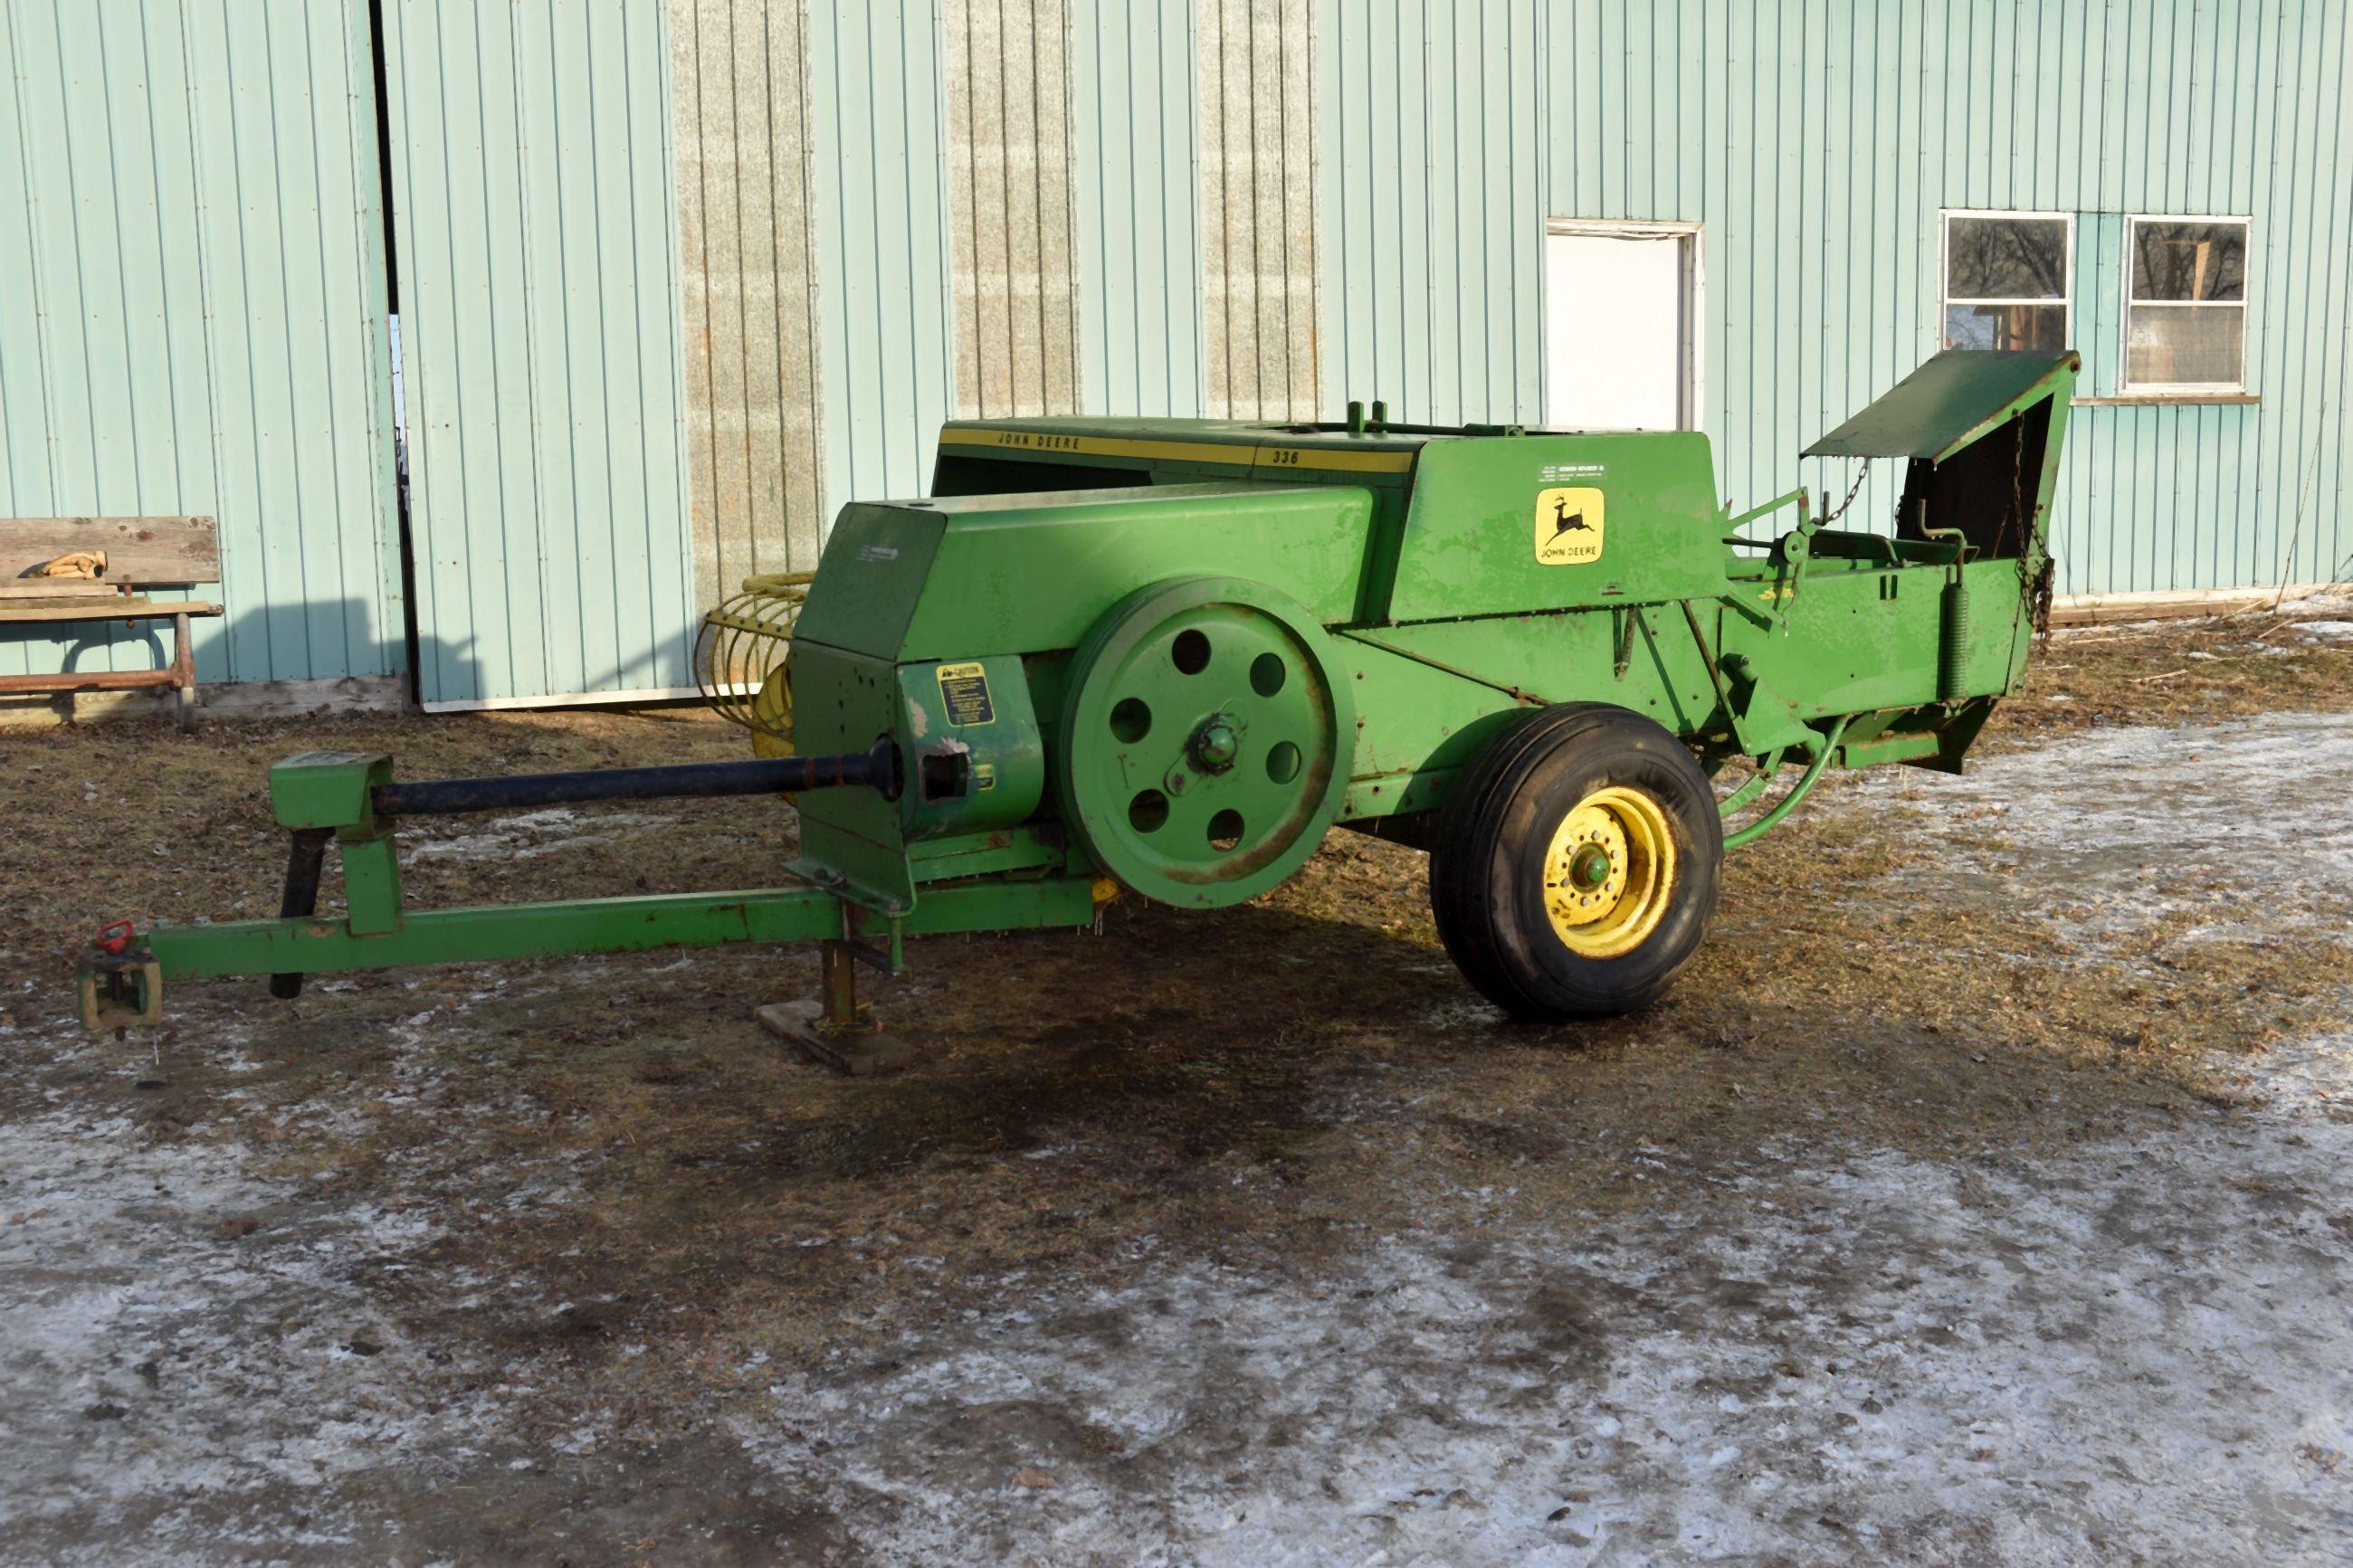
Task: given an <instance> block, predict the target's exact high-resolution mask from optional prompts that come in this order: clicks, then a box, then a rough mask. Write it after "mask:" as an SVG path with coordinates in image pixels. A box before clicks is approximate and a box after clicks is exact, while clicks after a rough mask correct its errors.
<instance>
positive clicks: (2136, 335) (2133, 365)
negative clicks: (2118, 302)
mask: <svg viewBox="0 0 2353 1568" xmlns="http://www.w3.org/2000/svg"><path fill="white" fill-rule="evenodd" d="M2246 331H2247V312H2246V311H2245V310H2242V309H2241V308H2240V307H2238V306H2236V305H2155V306H2150V305H2136V306H2134V307H2133V313H2132V326H2131V330H2130V331H2128V332H2127V333H2126V338H2125V380H2126V382H2127V383H2129V384H2132V385H2135V386H2218V385H2219V386H2236V385H2238V384H2239V382H2240V378H2241V376H2242V369H2241V357H2240V356H2241V353H2242V347H2243V345H2244V343H2245V341H2246Z"/></svg>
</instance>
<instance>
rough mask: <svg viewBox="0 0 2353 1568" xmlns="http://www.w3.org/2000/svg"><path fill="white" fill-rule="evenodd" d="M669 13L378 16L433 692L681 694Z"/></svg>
mask: <svg viewBox="0 0 2353 1568" xmlns="http://www.w3.org/2000/svg"><path fill="white" fill-rule="evenodd" d="M668 13H669V7H668V6H667V5H630V6H617V5H579V4H564V3H562V0H512V4H506V5H490V6H481V7H477V6H476V5H473V4H472V3H471V0H392V3H389V4H387V5H385V13H384V14H385V55H386V62H385V63H386V79H387V89H388V101H389V115H390V121H391V123H390V127H389V129H390V132H391V142H392V150H393V155H392V162H393V181H394V192H393V205H394V213H395V217H396V223H395V226H394V232H395V236H396V242H397V244H398V246H399V250H400V257H399V260H400V289H401V327H402V345H403V352H404V356H405V366H406V395H407V413H408V435H409V465H410V468H409V473H410V488H409V504H410V526H411V534H412V538H413V540H414V542H415V551H414V553H415V558H416V568H417V619H418V625H419V627H420V634H421V646H420V648H419V653H418V663H419V667H420V668H419V670H418V678H419V685H420V690H421V694H422V696H423V698H424V700H425V701H426V702H427V705H428V706H465V705H472V704H479V703H484V702H491V703H506V702H531V701H539V700H550V699H558V700H560V699H563V698H566V697H573V696H580V695H586V694H592V693H594V694H618V693H625V692H652V691H673V690H678V689H683V688H689V687H691V672H690V670H689V668H688V653H689V649H690V647H691V636H692V628H693V625H694V621H695V611H696V606H695V605H693V602H692V588H691V582H692V575H693V574H692V572H691V569H690V561H691V556H692V553H693V548H692V531H691V522H690V518H691V499H690V495H689V487H688V482H687V462H686V458H687V453H686V425H687V419H686V409H687V405H686V394H685V386H684V368H683V353H682V347H681V321H680V298H681V289H680V277H679V271H680V260H679V244H678V229H677V220H676V216H675V214H676V207H675V205H674V204H675V201H676V193H675V189H674V184H673V178H672V148H671V139H670V125H671V104H670V92H669V89H670V47H669V35H668V26H669V15H668Z"/></svg>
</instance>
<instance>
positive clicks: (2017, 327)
mask: <svg viewBox="0 0 2353 1568" xmlns="http://www.w3.org/2000/svg"><path fill="white" fill-rule="evenodd" d="M1945 346H1946V347H1947V348H1948V349H2063V348H2065V347H2066V346H2067V309H2066V307H2065V306H2063V305H1947V306H1946V307H1945Z"/></svg>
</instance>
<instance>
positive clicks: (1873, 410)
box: [1802, 350, 2075, 461]
mask: <svg viewBox="0 0 2353 1568" xmlns="http://www.w3.org/2000/svg"><path fill="white" fill-rule="evenodd" d="M2074 366H2075V355H2074V353H2073V350H2061V351H2058V352H2055V353H1986V352H1983V351H1975V352H1965V351H1960V350H1948V351H1947V352H1946V353H1940V354H1937V355H1936V357H1934V358H1933V359H1931V360H1929V361H1928V362H1927V363H1925V364H1923V365H1922V366H1921V367H1920V368H1919V369H1918V370H1915V371H1914V372H1913V373H1912V374H1910V375H1907V376H1905V378H1904V379H1903V380H1902V381H1899V382H1897V383H1896V384H1894V386H1892V387H1890V388H1889V389H1888V390H1887V391H1886V392H1885V393H1884V394H1883V395H1880V396H1879V397H1877V398H1874V399H1873V401H1872V402H1871V403H1870V404H1869V405H1867V406H1865V407H1864V408H1863V409H1862V411H1861V412H1859V413H1857V414H1856V415H1855V416H1854V417H1853V418H1852V419H1849V420H1848V421H1847V422H1846V423H1845V424H1843V425H1841V426H1839V427H1838V428H1837V429H1835V430H1833V431H1831V433H1830V434H1829V435H1827V436H1824V437H1822V438H1821V439H1820V440H1819V441H1816V442H1815V443H1814V444H1813V445H1812V446H1810V447H1807V448H1806V449H1805V451H1804V453H1803V454H1802V455H1803V456H1805V457H1809V458H1934V459H1936V460H1939V461H1941V460H1942V459H1944V458H1946V457H1947V456H1948V455H1950V454H1951V452H1952V451H1953V449H1954V448H1955V447H1963V446H1966V445H1968V443H1969V442H1970V441H1971V440H1973V439H1974V438H1975V437H1978V436H1979V435H1981V434H1983V432H1984V429H1985V427H1986V426H1988V425H1989V424H1991V423H1993V422H1995V421H1996V420H1998V419H2000V417H2001V416H2003V415H2005V414H2006V413H2008V412H2009V411H2010V409H2011V408H2013V407H2014V406H2016V405H2018V404H2020V403H2021V402H2024V401H2029V400H2034V401H2040V400H2041V399H2038V398H2036V397H2035V394H2036V393H2037V391H2038V390H2039V391H2040V392H2041V395H2042V398H2048V397H2049V396H2050V395H2051V386H2050V384H2051V383H2053V382H2056V381H2059V380H2061V379H2065V380H2066V381H2067V382H2069V383H2070V384H2073V379H2074Z"/></svg>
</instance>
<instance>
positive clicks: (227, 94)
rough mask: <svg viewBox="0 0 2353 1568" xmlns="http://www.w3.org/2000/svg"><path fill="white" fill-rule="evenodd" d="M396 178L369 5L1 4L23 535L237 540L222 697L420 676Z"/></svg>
mask: <svg viewBox="0 0 2353 1568" xmlns="http://www.w3.org/2000/svg"><path fill="white" fill-rule="evenodd" d="M376 167H377V165H376V146H375V96H374V92H373V89H372V86H371V81H370V69H369V57H368V26H367V5H366V4H365V3H364V0H326V3H322V4H316V5H268V6H264V5H249V4H241V3H237V0H96V3H92V0H0V213H5V214H7V215H8V221H7V222H6V223H5V224H0V513H5V514H6V515H9V516H17V517H51V516H81V515H90V514H113V515H122V514H138V513H146V514H201V515H209V516H211V517H213V518H215V519H216V521H217V522H218V524H219V529H220V542H221V574H222V585H221V587H220V588H219V590H217V592H216V591H213V590H203V591H201V595H200V596H203V597H206V598H217V599H219V600H220V601H221V602H222V603H224V604H225V605H227V612H228V613H227V616H226V617H224V619H222V620H220V621H214V622H199V623H197V626H198V628H199V629H198V633H197V642H196V668H197V675H198V678H199V679H201V680H203V681H205V682H206V683H216V682H221V681H228V680H237V681H265V680H320V679H342V678H345V677H354V676H356V677H379V678H381V677H385V676H390V675H394V674H396V673H397V672H398V671H399V669H400V668H401V665H402V609H401V604H400V592H401V591H400V584H399V574H398V572H399V566H398V548H397V524H396V511H395V500H394V470H393V450H392V408H391V383H390V378H389V375H388V374H387V368H386V363H385V353H386V334H385V275H384V258H383V254H382V241H383V234H384V226H383V223H384V219H383V212H382V209H381V205H380V202H379V190H380V186H379V183H378V180H377V176H376ZM167 635H168V633H166V636H167ZM167 661H168V642H167V641H164V640H161V639H159V638H158V637H157V635H156V634H155V633H154V632H153V631H152V630H146V631H141V632H130V631H125V630H123V629H121V628H120V627H112V628H109V627H105V626H93V627H90V628H88V629H87V630H86V631H85V632H82V633H78V634H77V635H76V636H75V637H70V638H58V637H47V636H33V637H27V636H24V635H21V634H20V633H16V632H13V631H12V632H0V672H5V673H9V674H21V673H47V672H51V671H55V670H58V669H59V668H69V667H70V668H77V669H85V670H87V669H103V668H120V669H136V668H152V667H153V666H155V665H157V664H160V663H164V662H167Z"/></svg>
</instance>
